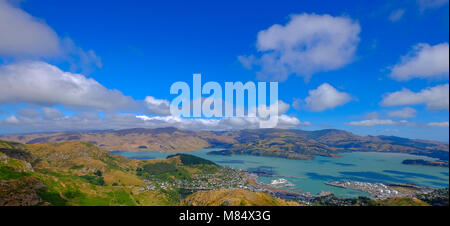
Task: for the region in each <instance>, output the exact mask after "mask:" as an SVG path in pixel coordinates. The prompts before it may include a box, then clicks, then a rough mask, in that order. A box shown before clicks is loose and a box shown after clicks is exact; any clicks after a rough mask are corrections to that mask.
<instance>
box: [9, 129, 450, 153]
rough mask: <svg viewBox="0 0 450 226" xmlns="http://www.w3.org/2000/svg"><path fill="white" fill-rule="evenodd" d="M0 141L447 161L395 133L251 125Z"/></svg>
mask: <svg viewBox="0 0 450 226" xmlns="http://www.w3.org/2000/svg"><path fill="white" fill-rule="evenodd" d="M0 140H8V141H16V142H21V143H26V144H36V143H48V142H61V141H73V140H79V141H85V142H90V143H92V144H94V145H96V146H98V147H99V148H102V149H104V150H128V151H149V150H150V151H162V152H169V153H176V152H191V151H194V150H197V149H200V148H207V147H209V148H223V149H224V151H216V152H211V154H222V155H228V154H247V155H260V156H273V157H282V158H292V159H305V160H307V159H313V158H314V156H328V157H338V156H339V155H340V154H341V153H344V152H351V151H366V152H367V151H376V152H394V153H408V154H414V155H422V156H429V157H434V158H438V159H440V160H443V161H448V160H449V145H448V144H446V143H443V142H437V141H428V140H417V139H407V138H401V137H395V136H358V135H355V134H353V133H350V132H347V131H343V130H335V129H326V130H317V131H304V130H286V129H255V130H239V131H188V130H180V129H176V128H171V127H168V128H157V129H143V128H136V129H124V130H112V131H111V130H108V131H93V132H55V133H30V134H6V135H0Z"/></svg>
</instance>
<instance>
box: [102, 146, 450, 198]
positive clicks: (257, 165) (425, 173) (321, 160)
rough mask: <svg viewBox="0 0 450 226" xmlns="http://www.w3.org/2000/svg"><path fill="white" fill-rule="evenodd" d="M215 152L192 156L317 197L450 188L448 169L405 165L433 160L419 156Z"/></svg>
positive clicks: (148, 156)
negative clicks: (395, 187)
mask: <svg viewBox="0 0 450 226" xmlns="http://www.w3.org/2000/svg"><path fill="white" fill-rule="evenodd" d="M212 150H217V149H200V150H197V151H195V152H190V153H189V154H193V155H196V156H198V157H202V158H205V159H208V160H211V161H214V162H216V163H217V164H219V165H223V166H228V167H231V168H234V169H245V170H252V169H259V170H266V171H271V172H272V173H273V174H276V175H280V176H276V177H258V180H259V181H261V182H263V183H270V181H271V180H273V179H278V178H285V179H287V180H288V181H289V182H291V183H293V184H295V187H294V188H293V190H296V191H300V192H310V193H312V194H317V193H319V192H320V191H332V192H333V193H335V194H336V195H338V196H342V197H356V196H359V195H365V196H369V195H368V194H366V193H363V192H359V191H355V190H351V189H343V188H337V187H333V186H328V185H326V184H324V182H328V181H334V180H353V181H365V182H381V183H414V184H417V185H422V186H430V187H448V184H449V169H448V168H442V167H431V166H415V165H405V164H402V161H403V160H405V159H424V160H433V159H432V158H428V157H422V156H416V155H408V154H397V153H379V152H351V153H345V154H343V157H340V158H328V157H316V158H315V159H314V160H293V159H283V158H274V157H261V156H251V155H232V156H221V155H207V153H208V152H210V151H212ZM111 153H112V154H118V155H122V156H124V157H127V158H136V159H153V158H165V157H167V156H168V155H169V154H166V153H161V152H154V151H146V152H127V151H113V152H111Z"/></svg>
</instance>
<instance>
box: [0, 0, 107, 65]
mask: <svg viewBox="0 0 450 226" xmlns="http://www.w3.org/2000/svg"><path fill="white" fill-rule="evenodd" d="M0 34H1V35H0V57H1V56H3V57H13V58H19V59H37V58H42V57H44V58H49V57H54V58H60V59H63V60H66V61H68V62H69V63H70V64H71V69H72V70H73V71H78V70H80V71H81V72H82V73H90V72H91V71H92V70H94V69H95V68H97V67H100V68H101V67H102V63H101V59H100V57H98V56H97V55H96V54H95V53H94V51H93V50H87V51H85V50H83V49H82V48H80V47H79V46H76V45H75V44H74V42H73V41H72V40H71V39H70V38H68V37H67V38H64V39H61V38H60V37H59V36H58V35H57V33H56V32H55V31H54V30H53V29H52V28H51V27H50V26H48V25H47V24H46V23H45V22H43V21H42V20H41V19H38V18H35V17H33V16H32V15H30V14H28V13H27V12H25V11H23V10H22V9H20V8H17V7H15V6H13V5H11V4H10V3H9V2H8V1H6V0H0Z"/></svg>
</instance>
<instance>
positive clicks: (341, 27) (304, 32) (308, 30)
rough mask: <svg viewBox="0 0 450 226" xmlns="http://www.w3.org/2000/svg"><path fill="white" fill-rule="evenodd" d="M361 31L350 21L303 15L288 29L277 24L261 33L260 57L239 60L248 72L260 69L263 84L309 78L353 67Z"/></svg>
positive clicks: (296, 16) (343, 18) (293, 20)
mask: <svg viewBox="0 0 450 226" xmlns="http://www.w3.org/2000/svg"><path fill="white" fill-rule="evenodd" d="M360 31H361V28H360V26H359V24H358V22H356V21H354V20H352V19H351V18H348V17H333V16H330V15H316V14H300V15H293V16H291V17H290V21H289V22H288V23H287V24H286V25H279V24H275V25H273V26H271V27H269V28H268V29H266V30H262V31H260V32H259V33H258V37H257V50H258V51H259V52H260V56H259V57H258V56H254V55H250V56H239V57H238V59H239V61H240V62H241V63H242V64H243V65H244V67H246V68H252V67H254V66H256V68H257V70H258V69H259V71H258V72H257V74H258V77H259V78H260V79H262V80H279V81H283V80H286V79H287V78H288V76H289V75H291V74H297V75H300V76H305V78H309V77H310V76H311V75H312V74H314V73H317V72H321V71H330V70H336V69H338V68H341V67H343V66H344V65H346V64H348V63H350V62H351V61H352V60H353V58H354V54H355V51H356V48H357V45H358V43H359V40H360V38H359V33H360Z"/></svg>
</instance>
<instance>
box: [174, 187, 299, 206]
mask: <svg viewBox="0 0 450 226" xmlns="http://www.w3.org/2000/svg"><path fill="white" fill-rule="evenodd" d="M180 205H183V206H299V204H298V203H296V202H287V201H284V200H282V199H279V198H275V197H273V196H271V195H269V194H267V193H263V192H251V191H247V190H242V189H236V190H228V189H222V190H214V191H213V190H211V191H199V192H196V193H194V194H192V195H190V196H188V197H186V198H185V199H184V200H183V201H182V202H181V203H180Z"/></svg>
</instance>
